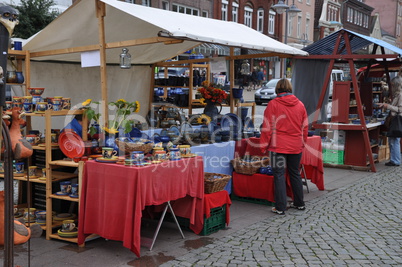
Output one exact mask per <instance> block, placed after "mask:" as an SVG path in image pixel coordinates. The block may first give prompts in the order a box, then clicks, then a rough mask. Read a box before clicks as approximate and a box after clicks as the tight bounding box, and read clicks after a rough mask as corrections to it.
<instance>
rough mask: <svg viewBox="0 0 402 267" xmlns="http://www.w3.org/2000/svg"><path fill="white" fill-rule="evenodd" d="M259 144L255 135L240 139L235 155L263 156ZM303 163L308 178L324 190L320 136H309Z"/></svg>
mask: <svg viewBox="0 0 402 267" xmlns="http://www.w3.org/2000/svg"><path fill="white" fill-rule="evenodd" d="M259 145H260V139H259V138H255V137H251V138H248V139H242V140H239V141H237V143H236V148H235V156H236V157H241V156H244V155H246V154H249V155H260V156H262V153H261V150H260V147H259ZM301 164H303V165H304V168H305V170H306V176H307V179H310V180H311V182H312V183H314V184H315V185H316V186H317V188H318V189H319V190H324V164H323V161H322V147H321V138H320V137H319V136H309V137H307V142H306V145H305V147H304V150H303V156H302V159H301Z"/></svg>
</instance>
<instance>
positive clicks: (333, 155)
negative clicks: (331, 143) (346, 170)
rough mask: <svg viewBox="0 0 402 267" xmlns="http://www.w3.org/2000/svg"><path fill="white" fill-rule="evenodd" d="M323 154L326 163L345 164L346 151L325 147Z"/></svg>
mask: <svg viewBox="0 0 402 267" xmlns="http://www.w3.org/2000/svg"><path fill="white" fill-rule="evenodd" d="M322 156H323V161H324V163H329V164H338V165H343V163H344V151H343V150H335V149H325V148H324V149H323V150H322Z"/></svg>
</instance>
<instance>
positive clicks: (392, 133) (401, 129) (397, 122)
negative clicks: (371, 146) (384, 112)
mask: <svg viewBox="0 0 402 267" xmlns="http://www.w3.org/2000/svg"><path fill="white" fill-rule="evenodd" d="M387 136H388V137H402V116H400V115H399V113H398V114H397V115H396V116H392V120H391V123H390V125H389V128H388V132H387Z"/></svg>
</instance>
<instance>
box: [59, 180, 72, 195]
mask: <svg viewBox="0 0 402 267" xmlns="http://www.w3.org/2000/svg"><path fill="white" fill-rule="evenodd" d="M60 191H61V192H62V193H63V194H68V193H69V192H70V191H71V182H70V181H63V182H60Z"/></svg>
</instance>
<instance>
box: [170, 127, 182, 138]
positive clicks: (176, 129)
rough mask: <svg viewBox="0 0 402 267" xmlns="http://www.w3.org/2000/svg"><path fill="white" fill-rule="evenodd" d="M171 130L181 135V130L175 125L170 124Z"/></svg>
mask: <svg viewBox="0 0 402 267" xmlns="http://www.w3.org/2000/svg"><path fill="white" fill-rule="evenodd" d="M169 131H171V132H174V134H175V135H177V136H180V130H179V128H178V127H177V126H175V125H172V126H170V128H169Z"/></svg>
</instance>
